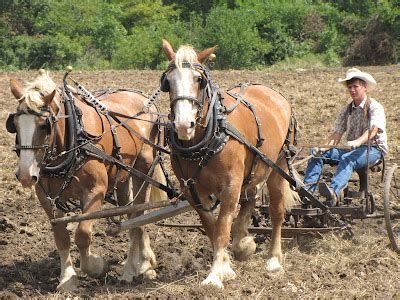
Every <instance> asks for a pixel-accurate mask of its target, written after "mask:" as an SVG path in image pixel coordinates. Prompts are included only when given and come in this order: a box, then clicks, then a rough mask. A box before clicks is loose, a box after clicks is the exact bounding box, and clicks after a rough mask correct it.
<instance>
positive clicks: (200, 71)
mask: <svg viewBox="0 0 400 300" xmlns="http://www.w3.org/2000/svg"><path fill="white" fill-rule="evenodd" d="M216 47H217V46H215V47H212V48H208V49H205V50H203V51H201V52H200V53H196V51H195V50H194V49H193V47H191V46H189V45H185V46H181V47H180V48H179V49H178V51H177V52H176V53H175V52H174V50H173V49H172V46H171V45H170V43H169V42H168V41H166V40H163V50H164V53H165V55H166V56H167V58H168V60H169V61H170V64H169V66H168V69H167V70H166V71H165V72H164V73H163V75H162V76H161V90H162V91H163V92H169V97H170V106H171V121H172V122H173V125H174V126H173V127H174V130H175V132H176V133H177V135H178V138H179V139H180V140H186V141H188V140H191V139H192V138H193V137H194V134H195V125H196V123H197V121H198V119H199V117H201V114H202V110H203V107H204V104H205V103H204V102H205V98H206V97H207V92H206V90H207V87H208V86H209V80H208V73H207V69H206V68H205V67H204V66H203V65H202V63H203V62H204V61H205V60H206V59H207V57H209V56H210V55H211V54H212V53H214V51H215V48H216Z"/></svg>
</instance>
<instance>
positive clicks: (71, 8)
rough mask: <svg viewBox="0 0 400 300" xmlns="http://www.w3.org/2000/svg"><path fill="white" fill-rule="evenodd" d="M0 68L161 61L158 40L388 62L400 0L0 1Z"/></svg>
mask: <svg viewBox="0 0 400 300" xmlns="http://www.w3.org/2000/svg"><path fill="white" fill-rule="evenodd" d="M0 34H1V35H0V68H1V69H6V70H17V69H36V68H41V67H47V68H52V69H61V68H63V67H64V66H65V65H67V64H72V65H74V66H75V67H77V68H85V69H101V68H117V69H126V68H138V69H155V68H165V66H166V64H167V62H166V61H165V57H164V56H163V53H162V51H161V40H162V39H163V38H167V39H168V40H169V41H170V42H171V43H172V44H173V45H174V46H175V47H177V46H179V45H180V44H192V45H194V46H195V47H196V49H198V50H202V49H203V48H207V47H211V46H213V45H216V44H217V45H219V48H218V50H217V61H216V65H215V67H216V68H221V69H232V68H234V69H243V68H260V67H263V66H270V65H274V64H277V63H279V62H282V64H285V63H287V62H289V61H291V62H293V61H296V62H297V61H299V60H304V61H310V59H311V60H314V59H317V60H318V61H319V63H322V64H325V65H332V64H333V65H336V64H337V63H338V61H343V64H345V65H354V64H357V65H371V64H389V63H397V62H398V58H399V55H400V46H399V43H398V41H399V38H400V1H399V0H346V1H345V0H280V1H278V0H210V1H203V0H93V1H89V0H70V1H53V0H2V1H0Z"/></svg>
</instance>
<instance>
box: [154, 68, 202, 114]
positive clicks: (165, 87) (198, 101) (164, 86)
mask: <svg viewBox="0 0 400 300" xmlns="http://www.w3.org/2000/svg"><path fill="white" fill-rule="evenodd" d="M176 68H177V66H176V64H175V63H174V62H173V63H171V64H169V65H168V69H167V70H166V71H165V72H164V73H163V74H162V75H161V79H160V89H161V91H163V92H169V91H170V84H169V81H168V78H167V75H168V73H169V72H170V71H172V70H174V69H176ZM182 68H187V69H192V70H196V71H197V72H199V73H200V75H201V77H200V78H199V81H200V82H199V86H200V90H201V91H202V93H201V97H200V98H196V97H193V96H185V95H180V96H176V97H175V98H173V99H171V100H170V108H171V116H170V118H171V119H173V118H174V107H175V103H176V102H177V101H179V100H188V101H191V102H192V103H193V104H195V105H196V106H197V108H198V114H200V116H198V117H197V119H201V118H202V116H201V114H202V111H203V107H204V101H205V98H206V93H205V91H206V92H207V93H208V94H210V93H209V89H207V87H209V86H210V84H209V83H210V75H209V72H208V69H207V68H206V67H204V66H203V65H202V64H200V63H189V62H183V63H182ZM208 96H210V95H208Z"/></svg>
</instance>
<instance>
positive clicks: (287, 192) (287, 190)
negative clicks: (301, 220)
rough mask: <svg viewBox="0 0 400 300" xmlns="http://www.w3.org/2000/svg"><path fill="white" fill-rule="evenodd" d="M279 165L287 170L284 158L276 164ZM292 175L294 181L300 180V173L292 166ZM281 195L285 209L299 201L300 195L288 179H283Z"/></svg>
mask: <svg viewBox="0 0 400 300" xmlns="http://www.w3.org/2000/svg"><path fill="white" fill-rule="evenodd" d="M278 165H279V167H281V168H282V169H284V170H286V171H287V163H286V160H285V159H282V160H281V162H280V163H279V164H278ZM292 176H293V177H294V178H295V179H296V181H299V182H302V180H301V177H300V174H299V173H298V172H297V171H296V170H295V169H293V168H292ZM283 181H284V182H283V196H284V199H285V203H284V206H285V210H287V211H289V210H290V209H291V208H292V207H293V206H295V205H297V204H299V203H301V199H300V195H299V193H297V192H296V191H295V190H293V189H292V187H291V186H290V184H289V181H287V180H286V179H283Z"/></svg>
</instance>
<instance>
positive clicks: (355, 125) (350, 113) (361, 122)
mask: <svg viewBox="0 0 400 300" xmlns="http://www.w3.org/2000/svg"><path fill="white" fill-rule="evenodd" d="M366 99H367V98H365V99H364V100H363V101H362V102H361V104H360V105H359V106H357V107H355V106H354V102H351V104H350V105H351V106H349V104H348V105H346V106H344V107H343V108H342V109H341V110H340V113H339V115H338V116H337V118H336V122H335V129H334V132H335V133H338V134H340V135H343V134H344V133H345V132H346V131H347V135H346V139H347V141H353V140H356V139H358V138H359V137H360V136H362V135H363V134H364V132H365V131H367V130H368V119H367V117H366V114H365V103H366ZM370 100H371V103H370V105H369V114H370V118H371V121H370V123H371V124H370V126H371V128H372V127H377V128H378V133H377V134H376V135H375V137H374V138H373V139H372V142H373V143H374V144H377V145H378V146H379V147H380V148H381V149H382V150H383V152H384V153H387V152H388V145H387V135H386V118H385V111H384V109H383V106H382V105H381V104H380V103H379V102H378V101H376V100H375V99H372V98H370Z"/></svg>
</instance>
